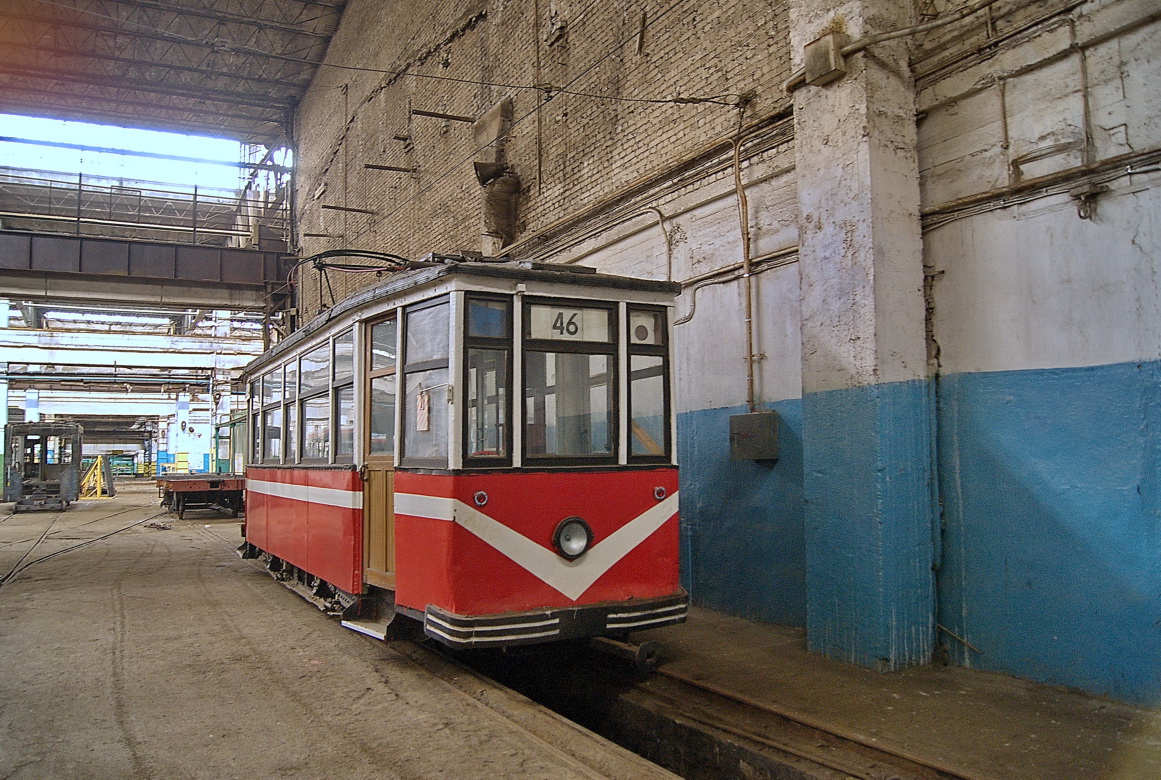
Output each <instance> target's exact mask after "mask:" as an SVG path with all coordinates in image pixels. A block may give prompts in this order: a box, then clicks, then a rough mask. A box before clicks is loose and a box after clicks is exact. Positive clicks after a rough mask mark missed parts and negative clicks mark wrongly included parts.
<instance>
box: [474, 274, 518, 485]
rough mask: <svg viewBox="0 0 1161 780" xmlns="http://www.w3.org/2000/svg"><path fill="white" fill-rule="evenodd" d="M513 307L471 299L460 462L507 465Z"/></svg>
mask: <svg viewBox="0 0 1161 780" xmlns="http://www.w3.org/2000/svg"><path fill="white" fill-rule="evenodd" d="M511 310H512V305H511V303H510V301H509V299H506V298H487V297H483V296H470V297H469V298H468V299H467V333H466V334H465V342H464V349H465V357H466V361H465V366H464V401H465V404H466V405H465V409H464V460H465V462H466V463H468V464H469V465H481V466H485V465H491V466H496V465H506V464H508V463H510V462H511V456H510V453H511V426H510V424H509V422H508V416H509V411H508V410H509V406H510V402H509V398H510V397H511V394H510V391H509V388H510V387H511V385H512V378H511V377H512V313H511Z"/></svg>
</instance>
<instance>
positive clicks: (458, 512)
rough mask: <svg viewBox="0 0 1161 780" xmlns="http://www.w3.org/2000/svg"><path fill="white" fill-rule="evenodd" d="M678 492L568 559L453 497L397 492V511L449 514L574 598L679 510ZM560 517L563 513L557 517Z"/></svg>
mask: <svg viewBox="0 0 1161 780" xmlns="http://www.w3.org/2000/svg"><path fill="white" fill-rule="evenodd" d="M677 495H678V494H677V493H676V492H675V493H673V494H672V495H670V496H668V497H667V498H666V499H665V500H664V501H661V502H660V503H658V504H656V505H655V506H653V507H650V508H649V509H647V510H645V511H644V512H642V513H641V514H640V515H638V516H637V517H635V518H633V519H632V520H630V521H629V522H628V523H626V524H625V525H623V526H621V527H620V528H618V529H617V530H616V531H614V532H613V533H612V534H610V535H609V537H608V538H606V539H602V540H601V541H600V542H598V543H597V544H595V545H593V547H592V549H590V550H589V551H588V552H587V553H585V554H584V555H582V556H581V557H580V558H577V559H576V560H575V561H568V560H565V559H564V558H561V557H560V556H559V555H557V554H556V553H554V552H553V551H552V550H549V549H548V548H546V547H542V546H541V545H539V544H537V543H536V542H534V541H532V540H531V539H529V538H528V537H526V536H524V535H523V534H520V533H518V532H517V531H514V530H512V529H511V528H509V527H508V526H506V525H504V524H503V523H500V522H498V521H496V520H493V519H492V518H490V517H488V516H487V515H485V514H484V513H483V512H480V511H479V510H478V509H476V508H475V507H471V506H468V505H467V504H465V503H463V502H462V501H457V500H456V499H454V498H439V497H436V496H425V495H421V494H418V493H396V494H395V512H396V513H397V514H403V515H412V516H413V517H426V518H429V519H432V520H448V521H451V522H454V523H457V524H458V525H460V526H462V527H463V528H464V529H466V530H467V531H470V532H471V533H472V534H474V535H475V536H477V537H479V538H480V539H482V540H483V541H485V542H487V543H488V544H489V545H491V546H492V547H494V548H496V549H497V550H498V551H499V552H501V553H503V554H504V555H505V556H507V557H508V558H510V559H512V560H513V561H515V562H516V563H518V564H520V566H522V567H524V568H525V569H527V570H528V571H529V572H531V573H532V574H534V575H535V576H536V577H538V578H539V579H540V580H542V581H543V582H544V583H545V584H546V585H548V586H549V587H551V588H553V589H554V590H556V591H558V592H560V593H562V594H564V595H565V596H566V597H568V598H569V599H571V600H572V601H576V600H577V599H578V598H580V597H581V595H583V594H584V592H585V591H586V590H588V589H589V588H590V587H592V584H593V583H594V582H596V581H597V580H599V579H600V578H601V576H602V575H604V573H605V572H607V571H608V570H609V569H611V568H612V567H613V566H614V565H615V564H616V563H617V561H619V560H621V559H622V558H624V557H625V556H626V555H628V554H629V552H630V551H631V550H633V549H634V548H636V547H637V545H639V544H641V542H643V541H645V540H646V539H648V538H649V537H650V536H651V535H652V534H653V532H654V531H656V530H657V529H658V528H660V527H661V526H662V525H664V524H665V521H666V520H668V519H669V518H671V517H673V515H674V514H675V513H676V512H677ZM561 519H563V518H561Z"/></svg>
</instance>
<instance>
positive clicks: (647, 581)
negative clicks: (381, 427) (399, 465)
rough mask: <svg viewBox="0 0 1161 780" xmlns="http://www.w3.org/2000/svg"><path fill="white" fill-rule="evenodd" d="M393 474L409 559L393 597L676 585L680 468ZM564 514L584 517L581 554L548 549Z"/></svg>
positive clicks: (653, 590)
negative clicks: (585, 543) (586, 546)
mask: <svg viewBox="0 0 1161 780" xmlns="http://www.w3.org/2000/svg"><path fill="white" fill-rule="evenodd" d="M395 485H396V494H395V500H396V510H395V522H396V537H395V545H396V551H397V554H398V555H400V556H401V557H402V558H404V559H405V560H407V561H408V562H409V563H410V564H412V565H411V566H410V567H409V568H408V569H406V570H405V571H402V570H401V571H400V573H399V580H398V589H397V590H396V594H395V602H396V603H397V604H400V605H403V606H406V607H411V608H413V609H417V610H420V611H422V610H424V609H425V608H426V607H427V605H429V604H434V605H436V606H438V607H440V608H442V609H444V610H447V611H449V612H453V613H456V614H459V615H485V614H489V613H497V612H522V611H528V610H533V609H541V608H561V607H570V606H574V605H584V604H595V603H599V602H606V601H622V600H625V599H632V598H656V597H662V596H671V595H673V594H674V593H676V592H677V591H678V590H679V589H680V585H679V583H678V582H677V571H678V568H677V544H678V538H677V537H678V535H677V503H676V495H677V471H676V469H664V470H648V471H628V472H606V473H595V474H586V473H577V472H565V473H551V472H548V473H536V472H533V473H515V474H495V475H491V474H470V475H428V474H409V473H398V474H397V475H396V482H395ZM655 491H656V492H655ZM656 495H662V498H661V499H660V500H658V499H657V498H656V497H655V496H656ZM567 517H580V518H583V519H584V520H585V521H587V522H588V524H589V525H590V526H591V527H592V531H593V547H592V550H591V551H590V552H589V553H587V554H586V555H585V557H584V558H583V559H580V560H575V561H567V560H564V559H563V558H561V557H560V556H559V555H558V554H557V553H556V551H555V550H554V549H553V546H552V531H553V529H554V528H555V527H556V525H557V524H558V523H559V522H560V521H561V520H563V519H564V518H567ZM659 572H662V573H664V576H658V574H659Z"/></svg>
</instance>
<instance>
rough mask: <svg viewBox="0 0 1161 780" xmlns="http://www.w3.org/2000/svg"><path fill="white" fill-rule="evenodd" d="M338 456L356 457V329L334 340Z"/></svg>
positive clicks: (334, 423) (333, 423)
mask: <svg viewBox="0 0 1161 780" xmlns="http://www.w3.org/2000/svg"><path fill="white" fill-rule="evenodd" d="M333 365H334V377H333V380H332V381H333V382H334V386H335V395H334V398H335V409H334V419H333V421H332V427H333V428H334V430H335V458H336V459H337V460H341V461H346V462H350V461H351V459H352V458H354V456H355V386H354V381H355V332H354V331H350V330H349V331H347V332H346V333H343V334H342V335H339V336H336V337H335V340H334V363H333Z"/></svg>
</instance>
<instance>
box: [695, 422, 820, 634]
mask: <svg viewBox="0 0 1161 780" xmlns="http://www.w3.org/2000/svg"><path fill="white" fill-rule="evenodd" d="M765 408H767V409H773V410H774V411H776V412H777V413H778V416H779V425H778V448H779V453H780V457H779V460H778V462H777V463H776V464H775V465H773V466H769V465H763V464H758V463H754V462H752V461H735V460H731V459H730V416H731V415H735V414H743V413H744V412H746V409H745V408H744V407H735V408H727V409H708V410H702V411H697V412H686V413H684V414H681V415H679V416H678V419H677V426H678V435H677V442H678V459H679V460H678V462H679V463H680V465H681V544H682V550H681V554H682V565H683V572H682V580H683V584H684V586H685V587H686V588H687V589H688V590H689V591H690V594H691V595H692V598H693V601H694V603H695V604H698V605H700V606H704V607H708V608H710V609H716V610H719V611H722V612H728V613H729V614H732V615H739V616H741V617H745V618H749V619H751V620H761V621H765V622H769V623H779V624H782V625H791V626H803V625H805V624H806V569H805V558H804V543H803V503H802V402H801V401H800V400H797V399H796V400H790V401H782V402H779V403H775V404H771V405H768V406H766V407H765Z"/></svg>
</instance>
